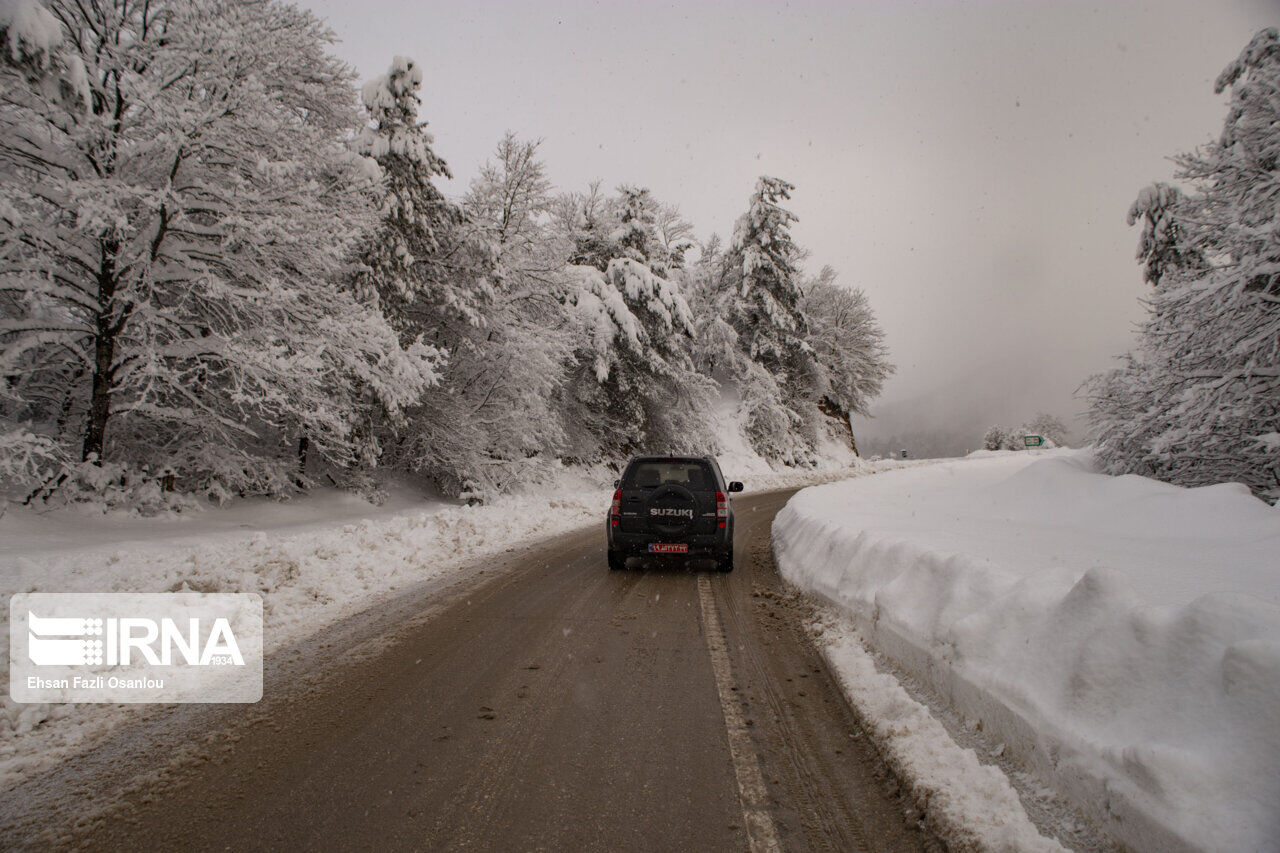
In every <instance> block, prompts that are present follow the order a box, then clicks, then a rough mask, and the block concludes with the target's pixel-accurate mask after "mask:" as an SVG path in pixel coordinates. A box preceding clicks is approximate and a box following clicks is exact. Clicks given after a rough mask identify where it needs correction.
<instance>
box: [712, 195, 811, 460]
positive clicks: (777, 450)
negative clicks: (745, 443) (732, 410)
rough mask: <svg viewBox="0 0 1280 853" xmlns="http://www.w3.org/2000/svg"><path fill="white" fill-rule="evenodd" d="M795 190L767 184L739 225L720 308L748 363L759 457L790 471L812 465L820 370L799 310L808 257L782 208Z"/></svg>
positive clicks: (748, 404) (749, 425) (747, 400)
mask: <svg viewBox="0 0 1280 853" xmlns="http://www.w3.org/2000/svg"><path fill="white" fill-rule="evenodd" d="M793 189H795V187H793V186H792V185H791V184H789V183H787V182H786V181H783V180H780V179H778V178H771V177H768V176H762V177H761V178H760V179H759V181H758V182H757V184H756V189H755V192H754V193H753V194H752V196H751V203H750V207H749V208H748V210H747V212H746V213H745V214H743V215H742V216H741V217H739V219H738V222H737V224H736V226H735V228H734V236H733V242H732V243H731V245H730V247H729V251H728V252H727V253H726V255H725V266H724V272H723V274H722V276H721V278H720V287H721V289H722V290H723V291H725V295H726V298H724V299H722V300H718V301H719V302H720V304H721V305H723V307H724V309H725V310H726V312H727V315H728V316H727V318H726V319H727V321H728V323H729V324H730V325H731V326H732V327H733V330H734V332H735V333H736V334H737V336H738V342H739V346H741V347H742V350H743V352H744V354H745V355H746V357H747V359H748V360H749V361H750V362H752V363H753V364H755V365H757V366H758V367H759V368H760V370H750V371H748V370H745V369H744V370H743V371H742V375H741V377H740V379H741V381H742V382H743V404H744V406H745V408H746V412H747V419H746V432H747V437H748V439H749V440H750V441H751V444H752V446H753V447H754V448H755V449H756V451H757V452H758V453H760V454H761V455H763V456H765V457H766V458H770V459H777V460H779V461H782V462H783V463H785V464H788V465H806V464H810V463H811V462H812V461H813V456H812V451H813V448H814V443H815V441H816V439H817V427H818V424H819V422H820V418H821V416H820V415H819V414H818V412H817V409H816V406H815V403H816V400H817V384H818V373H819V371H818V366H817V363H816V362H815V361H814V357H813V349H812V347H810V345H809V343H808V341H807V337H808V331H809V330H808V323H807V321H806V320H805V317H804V314H803V312H802V310H801V305H800V302H801V299H802V297H803V288H802V286H801V277H800V262H801V261H802V259H803V252H802V251H801V250H800V248H799V247H798V246H796V244H795V242H794V241H793V240H792V238H791V224H792V223H793V222H795V220H796V217H795V215H794V214H792V213H791V212H790V211H788V210H786V209H785V208H783V207H782V206H781V203H782V202H784V201H786V200H787V199H789V198H790V197H791V191H792V190H793Z"/></svg>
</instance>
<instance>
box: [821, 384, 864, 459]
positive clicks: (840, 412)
mask: <svg viewBox="0 0 1280 853" xmlns="http://www.w3.org/2000/svg"><path fill="white" fill-rule="evenodd" d="M818 411H820V412H822V413H823V414H824V415H826V416H827V417H829V418H831V419H832V420H833V421H835V422H836V423H838V424H840V427H841V429H843V430H844V432H845V433H846V434H847V435H848V436H849V447H850V448H851V449H852V450H853V455H854V456H857V455H858V443H857V441H856V440H854V437H853V418H852V417H850V414H849V412H846V411H845V410H844V409H842V408H840V407H839V406H837V405H836V404H835V403H834V402H832V400H831V398H830V397H823V398H822V399H821V400H819V401H818Z"/></svg>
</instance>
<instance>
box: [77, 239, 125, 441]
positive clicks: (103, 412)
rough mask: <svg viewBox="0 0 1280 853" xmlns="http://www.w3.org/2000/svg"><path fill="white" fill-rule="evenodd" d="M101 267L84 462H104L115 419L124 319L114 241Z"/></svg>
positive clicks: (106, 243)
mask: <svg viewBox="0 0 1280 853" xmlns="http://www.w3.org/2000/svg"><path fill="white" fill-rule="evenodd" d="M101 246H102V257H101V261H100V265H99V267H98V313H97V315H96V316H95V317H94V338H93V392H92V395H91V397H90V399H89V423H88V425H87V427H86V428H85V434H84V450H83V452H82V453H81V457H80V458H81V459H82V460H84V461H88V460H89V458H90V457H91V456H92V457H94V458H95V459H97V461H98V462H99V463H101V462H102V449H103V446H104V444H105V439H106V435H107V421H108V420H109V419H110V417H111V392H112V391H113V390H114V389H113V387H112V385H113V379H114V373H115V371H114V369H113V368H114V365H115V353H116V335H118V334H120V330H121V329H122V328H123V327H124V317H123V315H122V314H121V315H120V316H116V311H115V307H116V306H115V295H116V268H115V250H116V246H115V244H114V242H111V241H103V242H102V244H101Z"/></svg>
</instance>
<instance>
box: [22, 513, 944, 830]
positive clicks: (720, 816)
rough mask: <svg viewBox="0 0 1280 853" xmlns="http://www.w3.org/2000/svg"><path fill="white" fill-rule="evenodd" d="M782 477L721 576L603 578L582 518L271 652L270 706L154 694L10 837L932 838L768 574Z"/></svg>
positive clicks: (35, 793)
mask: <svg viewBox="0 0 1280 853" xmlns="http://www.w3.org/2000/svg"><path fill="white" fill-rule="evenodd" d="M791 494H792V492H790V491H788V492H774V493H768V494H763V495H757V496H750V497H744V498H740V499H739V501H738V503H737V513H738V529H737V544H736V550H737V553H738V554H739V555H740V556H739V567H738V570H737V571H735V572H734V573H733V574H732V575H727V576H726V575H705V574H704V575H697V574H693V573H688V572H684V571H631V572H625V573H610V572H609V571H607V570H606V569H605V561H604V553H603V539H604V536H603V531H602V530H599V529H597V528H596V527H593V528H592V529H591V530H590V531H589V532H585V533H574V534H569V535H566V536H562V537H560V538H558V539H555V540H551V541H550V542H549V543H546V544H544V545H541V546H539V547H536V548H534V549H532V550H530V551H528V552H526V553H522V554H519V555H515V554H513V555H511V556H510V557H508V558H507V559H506V560H505V561H504V562H500V563H494V564H490V565H488V566H485V567H477V568H476V569H475V570H474V571H472V572H470V573H466V574H464V575H463V576H462V577H461V579H457V578H455V579H453V580H451V581H449V582H448V583H449V585H448V586H445V585H444V584H441V585H440V587H439V588H435V589H426V590H423V591H420V592H418V593H414V594H410V595H406V596H404V597H402V598H399V599H396V600H393V601H392V602H390V603H388V604H386V605H383V606H380V607H379V608H377V609H375V610H374V611H371V612H368V613H365V614H361V615H360V616H358V617H354V618H352V619H350V620H348V621H347V622H346V623H342V624H340V625H338V626H335V627H334V628H332V629H330V630H328V631H327V632H325V633H323V634H321V635H319V636H318V637H316V638H313V641H312V642H310V643H308V644H306V645H305V646H302V647H298V648H295V649H291V650H288V651H286V652H284V653H282V654H281V655H278V656H277V659H276V660H273V661H272V663H271V664H270V665H269V675H268V684H267V694H266V699H265V700H264V701H263V703H260V704H259V705H256V706H247V707H240V708H211V709H210V708H206V709H200V708H192V707H189V708H180V709H170V710H166V711H161V712H158V713H157V714H156V715H155V716H154V717H153V718H152V719H150V720H144V721H141V722H139V723H137V724H135V725H132V726H130V727H127V729H126V730H125V731H122V732H121V733H119V734H118V735H117V736H115V737H113V738H112V740H111V741H110V742H109V743H107V744H105V745H104V746H103V747H101V748H100V749H98V750H96V751H95V752H93V753H91V754H90V755H88V756H86V757H84V758H82V759H80V760H77V761H75V762H68V763H67V765H66V766H64V767H62V768H60V769H59V770H58V771H57V772H56V773H54V774H51V775H49V776H47V777H44V778H39V777H37V778H34V779H31V780H29V781H27V782H26V783H25V784H24V785H22V786H21V789H20V790H19V791H17V792H14V796H13V797H12V798H11V799H10V802H9V805H10V807H11V808H12V811H10V813H9V814H7V815H5V817H6V818H7V819H6V821H5V823H7V824H8V826H7V828H3V829H0V843H4V844H5V846H14V845H15V844H23V843H24V842H25V843H26V844H28V845H29V844H32V843H37V844H45V843H48V842H57V843H64V844H65V843H68V842H73V841H78V842H85V843H88V844H90V845H91V846H93V847H103V848H116V849H118V848H124V847H129V848H133V849H151V848H175V847H178V846H182V847H193V848H199V849H214V848H218V849H223V848H229V849H246V848H301V849H317V848H384V849H385V848H417V849H422V848H432V849H439V848H442V847H450V848H469V849H533V848H541V849H642V848H643V849H706V850H712V849H716V850H728V849H747V848H749V847H753V848H756V849H771V848H772V849H776V848H777V847H781V848H784V849H841V850H908V849H911V850H919V849H929V848H931V847H935V846H936V845H935V844H934V842H933V841H932V840H931V839H929V838H928V837H926V836H925V835H924V834H922V832H921V830H920V829H919V828H918V827H917V825H916V824H915V822H908V821H907V820H905V819H904V817H903V814H904V811H909V810H908V809H906V807H905V804H904V803H903V802H902V801H901V800H900V799H898V798H897V797H896V795H894V794H892V793H891V792H890V789H891V787H892V786H893V783H892V781H891V780H890V778H889V777H888V774H887V772H886V771H885V770H884V769H883V766H882V765H881V764H880V762H879V761H878V759H877V758H876V757H875V755H874V753H873V751H872V749H871V747H870V745H869V743H868V738H867V737H866V736H865V735H864V734H863V732H862V731H861V729H860V728H859V726H858V724H857V722H856V721H855V720H854V719H853V718H852V716H851V715H850V712H849V711H848V709H847V706H846V704H845V701H844V699H843V697H842V696H841V694H840V690H839V687H838V686H837V685H836V684H835V683H834V682H833V680H832V679H831V677H830V676H829V675H828V673H827V670H826V668H825V665H824V664H823V662H822V660H821V659H820V658H819V657H818V655H817V654H816V653H815V652H814V650H813V648H812V646H811V645H810V644H809V643H808V642H807V641H806V640H805V639H804V632H803V629H802V628H801V624H800V620H801V617H802V613H801V611H800V610H799V608H798V607H797V606H796V605H795V604H793V603H789V602H791V601H792V599H789V598H788V597H787V596H786V595H781V594H779V591H780V580H779V578H778V575H777V573H776V570H775V569H774V566H773V562H772V558H771V556H770V553H769V531H770V525H771V523H772V521H773V518H774V515H775V514H776V513H777V511H778V510H779V509H780V508H781V507H782V505H783V504H784V503H785V501H786V499H787V498H788V497H789V496H790V495H791ZM193 731H194V732H195V733H196V734H195V735H194V736H192V734H191V732H193ZM157 773H159V776H158V778H157V776H156V774H157ZM108 778H110V779H111V782H110V783H109V784H104V783H105V780H106V779H108ZM86 795H90V796H92V797H93V800H92V802H93V803H94V804H95V805H93V806H92V807H90V806H89V805H88V804H87V803H86V802H85V799H84V797H85V796H86ZM41 803H43V804H50V803H52V804H55V811H61V812H62V814H61V815H50V814H49V813H48V812H47V811H46V812H45V813H44V814H41V813H40V812H41V808H40V804H41ZM90 808H93V809H95V810H96V811H97V814H96V815H95V816H94V817H93V818H92V819H88V817H87V816H88V814H89V810H90ZM59 817H60V818H62V820H58V819H56V818H59ZM50 818H55V819H53V820H51V819H50ZM76 819H78V820H79V822H80V825H79V826H71V825H70V821H71V820H76ZM31 833H36V836H33V835H32V834H31ZM37 836H38V837H37Z"/></svg>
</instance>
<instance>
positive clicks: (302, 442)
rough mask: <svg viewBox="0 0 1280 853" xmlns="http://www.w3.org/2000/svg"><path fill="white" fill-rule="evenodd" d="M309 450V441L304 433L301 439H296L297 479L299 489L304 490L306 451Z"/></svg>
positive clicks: (305, 481) (305, 482)
mask: <svg viewBox="0 0 1280 853" xmlns="http://www.w3.org/2000/svg"><path fill="white" fill-rule="evenodd" d="M310 449H311V439H309V438H307V434H306V433H305V432H304V433H303V434H302V438H300V439H298V479H297V481H296V482H297V484H298V487H299V488H306V484H307V479H306V478H307V451H309V450H310Z"/></svg>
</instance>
